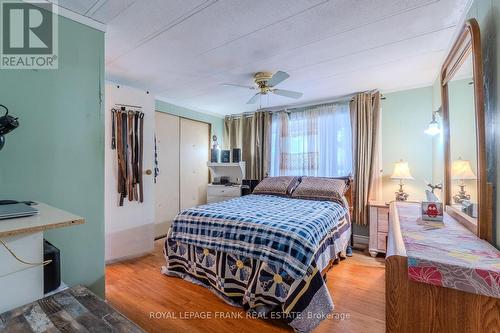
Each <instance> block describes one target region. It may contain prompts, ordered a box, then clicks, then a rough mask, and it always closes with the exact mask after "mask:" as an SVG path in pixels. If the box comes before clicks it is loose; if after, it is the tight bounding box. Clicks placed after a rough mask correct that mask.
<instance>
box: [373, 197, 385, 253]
mask: <svg viewBox="0 0 500 333" xmlns="http://www.w3.org/2000/svg"><path fill="white" fill-rule="evenodd" d="M369 219H370V241H369V246H368V250H369V251H370V255H371V256H372V257H376V256H377V254H379V253H386V248H387V232H388V230H389V205H388V204H386V203H385V202H375V201H372V202H370V204H369Z"/></svg>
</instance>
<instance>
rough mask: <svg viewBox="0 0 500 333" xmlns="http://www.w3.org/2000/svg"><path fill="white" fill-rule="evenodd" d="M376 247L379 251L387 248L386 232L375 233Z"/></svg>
mask: <svg viewBox="0 0 500 333" xmlns="http://www.w3.org/2000/svg"><path fill="white" fill-rule="evenodd" d="M377 247H378V249H379V251H381V252H385V251H386V249H387V233H385V232H379V233H377Z"/></svg>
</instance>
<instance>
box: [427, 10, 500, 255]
mask: <svg viewBox="0 0 500 333" xmlns="http://www.w3.org/2000/svg"><path fill="white" fill-rule="evenodd" d="M470 18H475V19H476V20H477V21H478V23H479V26H480V30H481V48H482V55H483V73H484V75H483V81H484V94H485V96H484V97H485V109H484V111H485V124H486V159H487V174H488V181H489V182H491V183H492V184H493V186H494V198H493V202H494V208H493V211H494V224H493V235H494V236H493V238H494V241H495V240H496V246H497V247H498V248H500V222H499V221H500V195H499V190H498V189H499V188H500V177H499V171H498V167H499V165H500V147H499V143H500V101H499V99H498V97H499V96H500V85H499V83H498V77H499V76H500V52H499V48H500V38H499V36H500V0H475V1H474V2H473V3H472V6H471V8H470V10H469V12H468V13H467V19H470ZM440 105H441V93H440V90H439V78H438V79H436V82H435V83H434V106H435V107H437V106H440ZM433 153H434V156H435V158H434V167H433V169H434V181H436V179H438V178H442V171H441V170H440V169H441V165H442V160H443V144H442V137H437V138H435V139H434V146H433ZM495 236H496V237H495ZM495 238H496V239H495Z"/></svg>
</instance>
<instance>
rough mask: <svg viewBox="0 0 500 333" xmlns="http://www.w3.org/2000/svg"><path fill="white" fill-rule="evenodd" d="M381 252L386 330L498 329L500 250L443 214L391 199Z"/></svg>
mask: <svg viewBox="0 0 500 333" xmlns="http://www.w3.org/2000/svg"><path fill="white" fill-rule="evenodd" d="M390 218H391V220H390V223H389V232H388V243H387V255H386V261H385V265H386V271H385V281H386V291H385V294H386V331H387V332H407V333H413V332H415V333H417V332H443V333H444V332H450V333H452V332H453V333H455V332H477V333H479V332H481V333H482V332H498V328H500V266H499V262H500V251H498V250H497V249H496V248H494V247H493V246H492V245H491V244H489V243H488V242H486V241H484V240H482V239H479V238H478V237H477V236H476V235H474V234H473V233H472V232H470V231H469V230H468V229H467V228H465V227H464V226H463V225H461V224H460V223H459V222H458V221H456V220H455V219H453V217H451V216H450V215H448V214H447V213H444V225H440V226H429V225H425V224H423V222H422V221H421V218H420V204H418V203H404V202H393V203H391V205H390Z"/></svg>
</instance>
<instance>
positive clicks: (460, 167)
mask: <svg viewBox="0 0 500 333" xmlns="http://www.w3.org/2000/svg"><path fill="white" fill-rule="evenodd" d="M451 179H453V180H458V186H459V187H460V191H459V192H458V193H457V194H455V195H454V196H453V201H454V202H455V203H457V204H461V203H462V202H463V201H464V200H470V194H468V193H467V192H465V185H466V184H465V182H464V181H465V180H471V179H476V175H475V174H474V171H472V167H471V164H470V161H468V160H463V159H462V158H461V157H459V158H458V160H456V161H453V162H452V163H451Z"/></svg>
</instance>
